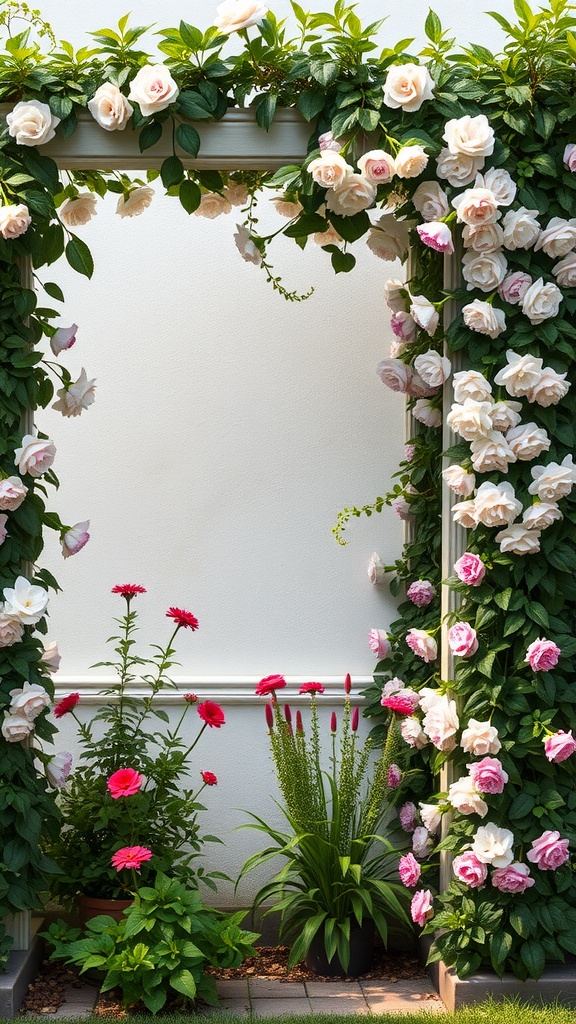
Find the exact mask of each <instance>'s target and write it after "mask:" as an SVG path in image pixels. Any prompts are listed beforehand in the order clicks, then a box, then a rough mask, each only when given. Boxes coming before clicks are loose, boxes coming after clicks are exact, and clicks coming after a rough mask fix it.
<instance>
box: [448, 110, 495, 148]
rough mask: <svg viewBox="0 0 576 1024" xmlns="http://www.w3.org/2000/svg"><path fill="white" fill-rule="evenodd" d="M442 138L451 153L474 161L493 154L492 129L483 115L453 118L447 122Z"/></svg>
mask: <svg viewBox="0 0 576 1024" xmlns="http://www.w3.org/2000/svg"><path fill="white" fill-rule="evenodd" d="M442 138H443V139H444V140H445V141H446V143H447V146H448V149H449V150H450V152H451V153H463V154H464V155H465V156H471V157H474V158H476V159H478V158H480V157H486V156H491V155H492V153H493V152H494V129H493V128H491V127H490V124H489V123H488V118H487V117H486V115H485V114H478V115H477V117H470V115H469V114H466V115H465V116H464V117H459V118H454V119H453V120H451V121H448V123H447V124H446V127H445V129H444V135H443V136H442Z"/></svg>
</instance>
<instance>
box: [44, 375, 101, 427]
mask: <svg viewBox="0 0 576 1024" xmlns="http://www.w3.org/2000/svg"><path fill="white" fill-rule="evenodd" d="M95 391H96V380H95V379H92V380H88V376H87V374H86V370H85V369H84V368H82V370H81V372H80V376H79V378H78V380H77V381H75V382H74V383H73V384H71V385H70V387H69V388H68V389H66V388H65V387H64V388H59V390H58V391H57V392H56V394H57V395H58V401H56V402H54V403H53V405H52V408H53V409H56V411H57V412H61V413H62V415H63V416H80V414H81V413H82V412H84V410H85V409H88V408H89V407H90V406H91V405H92V403H93V402H94V399H95V394H94V392H95Z"/></svg>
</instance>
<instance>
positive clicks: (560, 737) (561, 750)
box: [544, 729, 576, 764]
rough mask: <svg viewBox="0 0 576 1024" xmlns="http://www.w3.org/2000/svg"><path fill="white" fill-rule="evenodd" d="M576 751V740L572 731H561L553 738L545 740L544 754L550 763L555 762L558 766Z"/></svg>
mask: <svg viewBox="0 0 576 1024" xmlns="http://www.w3.org/2000/svg"><path fill="white" fill-rule="evenodd" d="M575 750H576V740H575V739H574V737H573V735H572V730H570V732H564V731H563V730H562V729H560V730H559V731H558V732H556V733H554V735H553V736H547V737H546V739H545V740H544V753H545V754H546V757H547V758H548V760H549V761H555V762H556V764H559V763H560V761H565V760H566V758H568V757H570V756H571V755H572V754H573V753H574V751H575Z"/></svg>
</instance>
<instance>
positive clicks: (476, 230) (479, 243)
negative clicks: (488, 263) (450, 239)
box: [462, 223, 504, 252]
mask: <svg viewBox="0 0 576 1024" xmlns="http://www.w3.org/2000/svg"><path fill="white" fill-rule="evenodd" d="M462 240H463V242H464V245H465V247H466V248H467V249H474V252H500V250H501V249H502V246H503V245H504V232H503V231H502V228H501V227H500V225H499V224H496V223H494V224H479V225H478V226H477V227H470V225H469V224H466V226H465V228H464V231H463V232H462Z"/></svg>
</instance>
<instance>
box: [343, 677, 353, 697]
mask: <svg viewBox="0 0 576 1024" xmlns="http://www.w3.org/2000/svg"><path fill="white" fill-rule="evenodd" d="M344 692H345V693H348V694H349V693H351V692H352V676H351V675H350V673H349V672H347V673H346V676H345V677H344Z"/></svg>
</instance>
